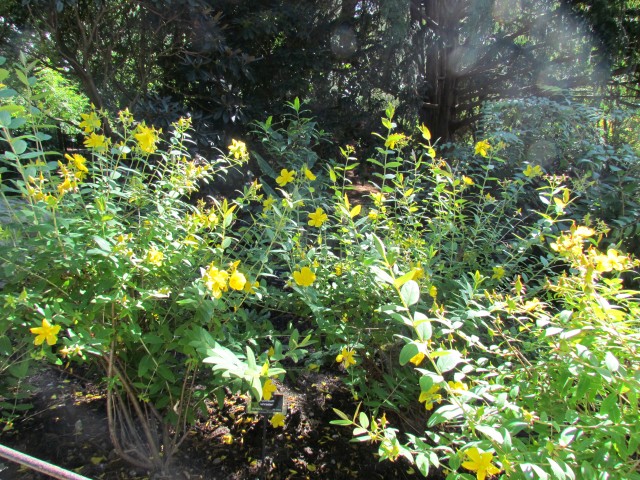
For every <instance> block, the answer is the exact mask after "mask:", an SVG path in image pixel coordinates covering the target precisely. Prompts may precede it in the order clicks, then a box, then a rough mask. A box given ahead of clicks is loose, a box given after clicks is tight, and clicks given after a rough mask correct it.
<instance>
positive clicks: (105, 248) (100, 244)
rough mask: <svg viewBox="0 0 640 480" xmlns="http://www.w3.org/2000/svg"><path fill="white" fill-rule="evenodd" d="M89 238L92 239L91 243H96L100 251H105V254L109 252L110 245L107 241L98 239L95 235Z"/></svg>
mask: <svg viewBox="0 0 640 480" xmlns="http://www.w3.org/2000/svg"><path fill="white" fill-rule="evenodd" d="M91 238H93V241H94V242H96V244H97V245H98V247H99V248H100V249H101V250H103V251H105V252H107V253H110V252H111V244H110V243H109V242H108V241H107V240H105V239H104V238H102V237H99V236H97V235H94V236H93V237H91Z"/></svg>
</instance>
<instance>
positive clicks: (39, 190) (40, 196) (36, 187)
mask: <svg viewBox="0 0 640 480" xmlns="http://www.w3.org/2000/svg"><path fill="white" fill-rule="evenodd" d="M27 180H28V181H29V183H27V185H26V187H25V188H26V190H27V195H28V196H29V198H31V199H32V200H33V201H34V202H45V203H47V204H52V203H55V202H56V201H57V199H56V198H55V197H54V196H53V195H51V194H49V193H46V188H45V185H46V183H47V179H46V178H44V175H43V174H42V172H40V174H39V175H38V177H37V178H35V177H32V176H29V178H28V179H27Z"/></svg>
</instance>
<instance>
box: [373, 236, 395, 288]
mask: <svg viewBox="0 0 640 480" xmlns="http://www.w3.org/2000/svg"><path fill="white" fill-rule="evenodd" d="M372 238H373V245H374V246H375V247H376V251H377V252H378V254H379V255H380V257H382V259H384V260H386V259H387V249H386V248H385V246H384V243H383V242H382V240H380V238H379V237H378V236H377V235H375V234H374V235H372ZM391 283H393V281H391Z"/></svg>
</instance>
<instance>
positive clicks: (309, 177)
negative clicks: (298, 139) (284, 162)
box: [303, 165, 317, 182]
mask: <svg viewBox="0 0 640 480" xmlns="http://www.w3.org/2000/svg"><path fill="white" fill-rule="evenodd" d="M303 171H304V176H305V177H307V180H309V181H311V182H313V181H314V180H315V179H316V178H317V177H316V176H315V175H314V174H313V172H312V171H311V170H309V169H308V168H307V167H306V165H305V167H304V168H303Z"/></svg>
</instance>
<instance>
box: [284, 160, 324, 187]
mask: <svg viewBox="0 0 640 480" xmlns="http://www.w3.org/2000/svg"><path fill="white" fill-rule="evenodd" d="M302 173H303V174H304V176H305V178H306V179H307V180H309V181H310V182H313V181H314V180H315V179H316V178H317V177H316V176H315V175H314V174H313V172H312V171H311V170H309V168H308V167H307V166H306V165H305V166H304V167H302ZM295 177H296V172H295V170H288V169H286V168H283V169H282V170H280V175H278V176H277V177H276V183H277V184H278V185H280V186H281V187H284V186H285V185H287V184H289V183H291V182H293V181H294V180H295Z"/></svg>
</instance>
